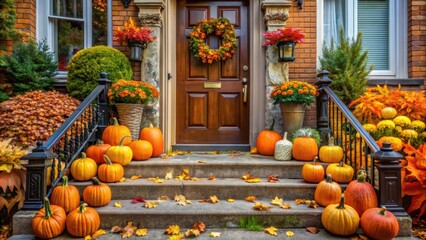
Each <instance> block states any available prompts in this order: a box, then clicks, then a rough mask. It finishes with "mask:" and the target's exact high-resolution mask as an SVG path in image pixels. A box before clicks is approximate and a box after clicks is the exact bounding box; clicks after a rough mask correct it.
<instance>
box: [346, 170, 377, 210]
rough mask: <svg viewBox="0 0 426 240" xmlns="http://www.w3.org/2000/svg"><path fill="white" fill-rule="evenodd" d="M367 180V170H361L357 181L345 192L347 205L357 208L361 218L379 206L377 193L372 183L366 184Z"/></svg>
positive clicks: (349, 185)
mask: <svg viewBox="0 0 426 240" xmlns="http://www.w3.org/2000/svg"><path fill="white" fill-rule="evenodd" d="M366 178H367V173H366V172H365V170H359V171H358V172H357V179H356V180H353V181H351V182H350V183H349V184H348V186H347V187H346V192H345V197H346V204H348V205H350V206H352V207H353V208H355V210H356V211H357V212H358V215H360V216H362V214H363V213H364V212H365V210H367V209H369V208H376V207H377V206H378V203H377V195H376V191H375V190H374V188H373V186H371V184H370V183H368V182H366Z"/></svg>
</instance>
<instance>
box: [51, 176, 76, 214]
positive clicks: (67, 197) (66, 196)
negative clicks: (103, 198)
mask: <svg viewBox="0 0 426 240" xmlns="http://www.w3.org/2000/svg"><path fill="white" fill-rule="evenodd" d="M50 202H51V203H52V204H53V205H58V206H61V207H62V208H63V209H64V210H65V212H66V213H69V212H71V211H72V210H74V209H75V208H77V207H78V205H80V193H79V192H78V189H77V188H76V187H75V186H73V185H68V177H67V176H63V177H62V184H61V185H57V186H56V187H55V188H54V189H53V191H52V195H51V196H50Z"/></svg>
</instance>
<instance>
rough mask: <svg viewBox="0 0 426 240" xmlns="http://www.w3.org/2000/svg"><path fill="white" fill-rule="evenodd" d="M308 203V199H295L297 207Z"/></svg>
mask: <svg viewBox="0 0 426 240" xmlns="http://www.w3.org/2000/svg"><path fill="white" fill-rule="evenodd" d="M306 201H308V200H306V199H301V198H296V199H294V203H295V204H296V205H299V204H306Z"/></svg>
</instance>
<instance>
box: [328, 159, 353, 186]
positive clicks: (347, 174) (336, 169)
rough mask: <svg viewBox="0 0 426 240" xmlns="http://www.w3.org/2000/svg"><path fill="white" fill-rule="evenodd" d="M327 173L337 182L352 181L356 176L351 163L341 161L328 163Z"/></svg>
mask: <svg viewBox="0 0 426 240" xmlns="http://www.w3.org/2000/svg"><path fill="white" fill-rule="evenodd" d="M326 174H331V176H332V177H333V181H335V182H338V183H348V182H350V181H352V178H353V177H354V169H353V168H352V167H351V166H350V165H347V164H345V163H344V162H343V161H340V163H333V164H330V165H328V167H327V169H326Z"/></svg>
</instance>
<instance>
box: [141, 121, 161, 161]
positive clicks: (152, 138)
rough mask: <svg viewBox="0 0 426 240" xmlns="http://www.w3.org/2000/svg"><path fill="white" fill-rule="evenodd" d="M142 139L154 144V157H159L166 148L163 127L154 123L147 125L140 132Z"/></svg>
mask: <svg viewBox="0 0 426 240" xmlns="http://www.w3.org/2000/svg"><path fill="white" fill-rule="evenodd" d="M139 139H140V140H146V141H148V142H150V143H151V145H152V157H159V156H160V155H161V154H162V153H163V150H164V139H163V133H162V132H161V129H159V128H157V127H154V126H153V125H152V124H150V125H149V127H145V128H143V129H142V130H141V132H140V134H139Z"/></svg>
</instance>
